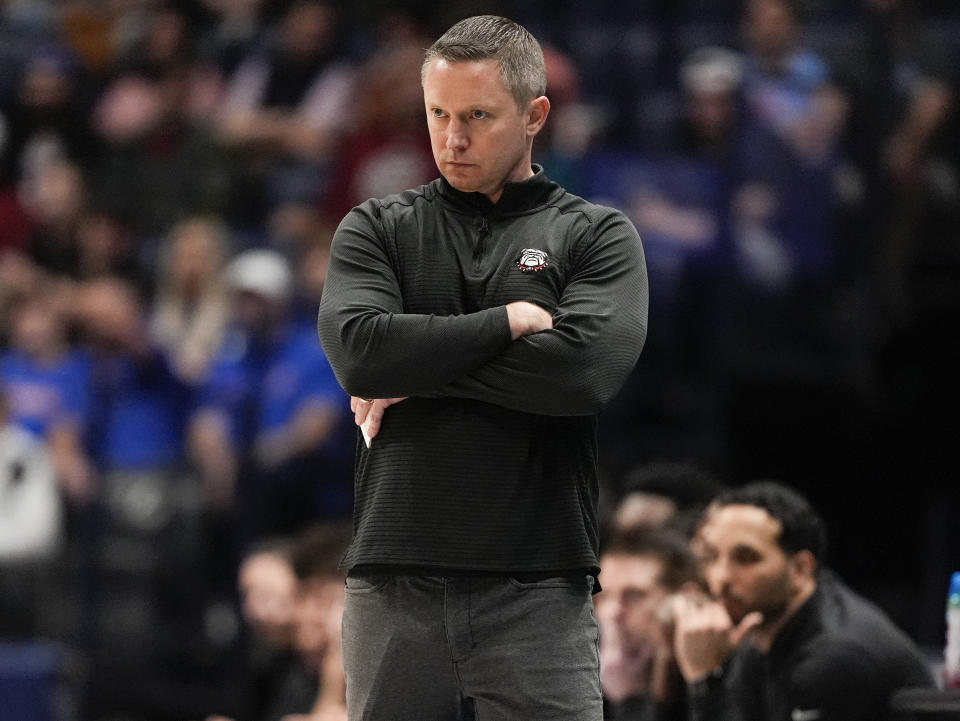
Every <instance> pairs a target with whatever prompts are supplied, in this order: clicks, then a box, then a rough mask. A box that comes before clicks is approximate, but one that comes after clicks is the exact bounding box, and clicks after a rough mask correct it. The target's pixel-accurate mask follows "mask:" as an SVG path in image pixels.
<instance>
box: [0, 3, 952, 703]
mask: <svg viewBox="0 0 960 721" xmlns="http://www.w3.org/2000/svg"><path fill="white" fill-rule="evenodd" d="M505 5H506V4H504V3H497V2H480V1H479V0H475V1H469V0H467V1H461V2H450V3H427V2H422V1H419V2H418V1H416V0H410V1H408V2H394V3H386V2H381V1H379V0H358V1H357V2H354V3H350V4H349V6H346V5H345V4H343V3H335V2H332V1H331V0H326V1H323V0H283V1H277V2H268V1H267V0H179V1H177V0H5V1H4V2H0V461H2V463H3V467H2V470H0V564H2V570H0V638H6V639H14V640H17V639H19V640H23V639H52V640H55V641H57V642H58V643H59V644H61V647H62V648H65V649H67V652H68V656H69V663H67V664H66V666H67V667H69V668H70V675H71V678H72V679H73V680H74V681H75V683H74V684H73V685H74V687H75V690H76V695H75V698H74V700H73V701H72V702H71V703H72V706H71V707H72V708H75V709H80V708H82V709H83V713H84V714H85V715H84V716H83V719H87V718H89V719H91V721H101V720H103V721H107V720H109V719H121V718H122V719H133V720H135V721H140V719H166V718H170V719H186V718H198V719H199V718H203V717H204V716H205V715H208V714H214V713H219V714H223V715H226V716H227V717H232V716H236V717H237V718H240V719H244V718H249V719H251V720H254V721H255V720H257V719H260V718H263V719H267V718H278V719H279V718H280V717H281V716H282V715H283V714H285V713H308V712H310V711H311V710H313V711H315V712H317V713H319V711H318V710H317V708H315V707H314V705H313V702H311V703H307V704H306V707H304V708H299V709H296V708H294V709H283V710H280V711H275V712H274V711H269V710H268V706H267V705H266V704H267V701H266V700H265V699H266V698H267V696H269V692H268V691H266V690H264V689H266V687H267V686H269V685H270V684H276V683H281V684H283V683H288V684H293V685H295V686H298V688H299V689H300V690H299V691H298V692H297V693H300V694H302V695H303V696H304V697H309V698H311V699H313V700H314V701H315V700H316V698H317V694H318V689H320V696H319V697H320V698H321V699H323V698H324V693H323V687H324V684H319V682H318V678H320V676H321V675H322V676H323V677H324V678H325V679H327V678H330V677H331V676H335V674H332V673H328V672H323V673H321V670H322V669H324V668H326V667H327V664H328V660H325V659H329V657H330V656H328V655H326V652H327V650H329V648H334V647H335V645H336V644H337V643H338V641H337V639H336V633H334V632H333V631H332V630H331V629H332V628H333V626H335V625H336V624H325V622H324V620H323V619H324V618H325V616H324V613H327V614H328V615H329V612H330V611H329V609H330V608H336V603H337V602H336V600H335V599H334V600H330V598H329V596H330V594H329V593H327V591H325V590H324V588H325V586H324V584H323V583H322V582H321V581H322V580H324V579H325V580H327V581H329V579H330V578H331V577H333V578H335V577H336V573H337V572H336V568H335V566H336V564H335V562H334V561H331V560H330V559H331V558H334V557H335V555H336V554H333V553H332V552H331V550H330V549H331V548H332V547H333V546H334V545H336V543H340V542H342V541H343V538H342V536H341V535H337V534H338V533H340V532H341V527H340V525H341V524H342V522H343V521H344V520H345V519H349V516H350V508H351V503H352V498H351V492H352V483H351V462H352V453H353V447H354V443H355V434H354V430H353V427H352V415H351V414H350V413H349V404H348V398H347V397H346V396H345V395H344V393H343V391H342V390H341V389H340V388H339V386H338V384H337V382H336V380H335V379H334V378H333V375H332V371H331V370H330V368H329V366H328V365H327V363H326V360H325V358H324V356H323V353H322V350H321V349H320V346H319V343H318V341H317V338H316V331H315V322H316V309H317V304H318V301H319V297H320V293H321V291H322V288H323V282H324V275H325V268H326V261H327V253H328V248H329V243H330V240H331V237H332V234H333V231H334V229H335V228H336V224H337V223H338V222H339V220H340V218H341V217H342V216H343V214H344V213H345V212H346V211H348V210H349V209H350V208H351V207H352V206H353V205H355V204H357V203H359V202H361V201H363V200H365V199H367V198H369V197H375V196H377V197H378V196H383V195H386V194H388V193H391V192H394V191H398V190H401V189H404V188H407V187H411V186H416V185H419V184H421V183H424V182H428V181H430V180H432V179H433V178H434V177H435V176H436V168H435V166H434V164H433V159H432V156H431V153H430V149H429V145H428V142H427V134H426V132H425V126H424V121H423V108H422V99H421V90H420V75H419V68H420V64H421V61H422V53H423V49H424V48H425V47H427V46H428V45H429V44H430V43H431V42H432V40H433V38H435V37H436V36H437V35H438V34H439V33H440V32H442V31H443V30H445V29H446V28H447V27H448V26H449V25H450V24H452V22H454V21H456V20H458V19H460V18H461V17H464V16H466V15H469V14H476V13H479V12H494V13H498V14H505V15H509V16H511V17H512V18H513V19H515V20H517V21H519V22H521V23H523V24H524V25H526V26H527V27H528V28H529V29H530V30H531V31H532V32H533V33H534V35H536V36H537V37H538V39H540V41H541V42H542V43H543V45H544V49H545V55H546V59H547V67H548V81H549V88H548V94H549V96H550V98H551V101H552V112H551V117H550V120H549V122H548V124H547V128H546V131H545V133H543V134H542V137H539V138H538V140H537V143H538V145H537V146H536V147H535V151H534V160H535V161H536V162H538V163H542V164H543V165H544V166H545V168H546V171H547V173H548V175H550V176H551V177H552V178H554V179H555V180H558V181H559V182H561V183H562V184H564V185H565V186H566V187H567V188H568V189H569V190H571V191H572V192H574V193H577V194H579V195H583V196H584V197H588V198H590V199H591V200H594V201H597V202H603V203H606V204H609V205H614V206H616V207H619V208H621V209H622V210H623V211H624V212H626V213H627V214H628V215H629V216H630V218H631V219H632V220H633V222H634V223H635V224H636V226H637V228H638V229H639V231H640V234H641V237H642V238H643V240H644V246H645V251H646V253H647V262H648V267H649V274H650V287H651V312H650V318H651V322H650V331H649V339H648V342H647V346H646V348H645V350H644V353H643V356H642V359H641V362H640V364H639V365H638V368H637V370H636V372H635V373H634V374H633V376H632V377H631V379H630V380H629V381H628V384H627V386H626V387H625V389H624V391H623V392H622V393H621V394H620V396H619V398H618V399H617V401H616V402H615V403H614V404H613V406H612V407H611V408H610V409H609V410H608V412H606V413H605V414H604V415H603V417H602V422H601V433H602V436H601V447H602V453H603V457H602V461H601V462H602V470H603V474H604V479H605V483H606V488H605V495H606V497H607V499H608V501H607V502H608V508H607V511H608V512H609V513H610V514H611V515H610V517H609V520H608V523H610V524H611V525H612V524H613V522H614V521H613V516H612V509H613V508H614V505H615V504H616V503H619V501H620V500H622V499H623V497H624V496H625V494H627V493H628V492H629V491H630V489H631V488H634V487H635V486H636V484H637V482H638V481H637V479H638V477H643V475H644V474H645V473H646V474H648V475H649V473H650V463H651V462H652V461H658V460H663V459H667V460H671V461H683V462H687V461H689V462H693V463H696V464H699V465H700V466H702V467H704V468H709V469H712V470H713V471H714V472H716V473H717V474H718V475H720V476H721V477H723V478H725V479H728V480H730V481H731V482H736V481H737V480H745V479H748V478H753V477H759V476H776V477H779V478H783V479H785V480H786V481H789V482H792V483H794V484H796V485H797V486H799V487H800V488H802V489H803V490H804V491H805V492H806V493H807V494H808V495H809V496H810V497H811V498H812V500H813V501H814V502H815V504H816V505H817V506H818V507H820V508H821V509H823V513H824V515H825V517H826V519H827V521H828V524H829V525H830V526H831V527H832V528H833V529H835V531H834V534H833V535H834V538H835V543H834V545H833V547H832V549H831V553H832V558H831V560H832V562H833V565H835V566H837V567H839V568H841V569H843V570H845V571H848V573H847V576H848V577H849V578H850V579H851V581H852V582H854V583H855V584H859V586H860V587H861V588H863V589H865V590H866V591H868V592H870V593H871V594H872V595H873V596H874V598H876V599H877V600H878V601H879V602H880V603H881V604H882V605H884V607H885V608H886V609H887V610H888V611H889V612H890V613H891V615H893V616H894V618H895V619H897V620H898V621H899V622H900V623H901V624H902V625H903V626H904V627H906V628H907V629H908V631H909V632H910V633H911V634H912V635H914V636H915V637H916V638H919V639H920V640H922V641H924V642H926V643H931V644H935V643H938V642H939V641H938V639H939V638H941V637H942V636H941V634H942V599H943V593H944V590H945V585H946V582H947V575H948V572H949V571H950V570H955V569H954V568H953V567H956V568H960V558H958V556H957V551H956V547H957V546H958V544H957V543H956V538H955V535H954V537H953V543H952V544H951V543H950V536H949V535H948V534H949V533H950V532H951V528H952V529H953V533H954V534H955V522H954V521H953V515H952V514H953V512H954V511H958V510H960V490H958V489H957V487H956V485H957V484H952V485H953V487H951V484H949V483H943V482H942V481H943V478H944V477H945V476H947V474H949V473H950V472H951V471H952V470H953V469H954V468H955V465H954V464H952V463H951V461H952V453H951V450H952V447H953V446H954V445H955V436H956V429H957V426H956V424H955V423H951V422H950V421H949V420H948V419H949V418H950V415H951V414H950V413H949V412H948V411H950V410H952V409H953V408H955V407H956V404H957V401H958V400H960V398H958V396H960V394H958V387H960V384H958V379H957V374H956V368H957V367H958V364H957V361H958V360H960V342H958V339H960V334H958V333H957V332H956V328H958V327H960V324H958V321H960V242H958V238H960V233H958V231H960V140H958V139H960V132H958V131H960V125H958V117H960V115H958V112H957V108H956V106H957V91H958V89H960V78H958V76H957V70H956V69H957V68H958V67H960V11H958V9H957V8H956V7H955V5H954V4H952V3H950V2H948V0H941V1H939V2H938V1H935V0H928V1H926V2H923V1H921V0H845V2H826V1H824V0H796V2H787V0H745V1H741V0H722V1H718V0H711V1H710V2H703V1H700V0H679V1H677V2H667V1H666V0H635V1H632V2H623V1H622V0H602V1H600V2H592V3H579V2H573V1H572V0H570V1H568V0H560V1H559V2H556V1H554V2H543V1H538V0H522V1H518V2H513V3H510V4H509V6H505ZM655 468H656V466H654V469H655ZM638 474H639V476H638ZM654 475H655V474H654ZM661 480H662V479H661ZM620 512H621V513H626V512H627V511H624V510H622V509H621V511H620ZM311 544H313V545H311ZM317 544H321V545H323V544H326V545H323V548H324V549H325V550H323V551H320V550H317V548H318V546H317ZM304 548H307V549H313V550H308V551H306V552H305V551H304V550H303V549H304ZM305 557H306V558H312V560H313V561H316V566H314V565H312V564H311V563H308V562H306V561H304V560H303V559H304V558H305ZM251 559H254V560H256V561H257V562H258V563H257V564H253V561H252V560H251ZM297 559H300V560H299V561H298V560H297ZM918 559H921V560H922V562H918ZM257 573H259V574H260V578H261V579H262V578H267V579H268V580H267V581H264V582H263V587H266V588H268V589H270V588H273V589H274V590H273V591H269V590H268V591H265V592H264V593H265V594H266V596H265V597H264V599H263V603H262V604H261V603H259V602H258V600H257V598H256V595H257V594H255V593H252V592H249V591H247V590H245V589H246V588H247V586H246V585H245V583H246V582H245V581H243V579H244V578H246V577H247V576H254V575H256V574H257ZM238 578H239V579H241V581H240V585H239V587H238V585H237V583H238ZM298 579H299V580H298ZM310 579H314V580H316V579H320V580H316V583H312V582H311V581H310ZM314 587H316V588H314ZM311 589H313V590H316V593H315V594H313V595H311V594H312V591H311ZM318 589H319V590H318ZM270 593H275V595H274V596H270ZM325 594H326V595H325ZM334 595H335V594H334ZM311 598H313V599H314V600H313V601H311ZM311 603H312V606H311ZM297 609H299V611H298V610H297ZM311 609H312V610H311ZM317 609H321V610H320V611H317ZM278 610H279V612H280V620H276V618H273V617H271V614H273V613H275V612H278ZM311 614H312V615H311ZM297 619H299V621H298V620H297ZM304 619H306V620H304ZM310 624H314V627H313V629H314V630H313V632H314V633H315V634H316V637H317V639H319V640H314V641H312V642H311V641H310V639H309V636H310V633H311V630H310ZM298 629H299V630H298ZM317 629H319V630H317ZM278 638H280V639H282V640H281V641H280V642H278V641H277V639H278ZM311 643H313V648H311V647H310V644H311ZM291 654H292V657H295V658H292V657H291ZM281 656H282V657H283V658H279V657H281ZM291 658H292V660H291ZM265 659H269V663H267V661H266V660H265ZM305 659H306V660H305ZM0 663H2V661H0ZM284 664H287V665H288V666H290V668H287V666H285V665H284ZM304 664H306V665H304ZM291 668H292V669H293V670H292V671H291V670H290V669H291ZM288 672H289V673H288ZM251 674H252V675H253V676H256V675H257V674H260V675H259V677H258V681H257V683H258V684H260V685H259V686H257V688H259V689H261V691H262V693H260V692H259V691H258V692H257V693H260V696H258V697H256V698H254V696H255V694H254V693H253V691H251V689H252V688H253V687H254V685H252V682H251V681H250V679H251V678H252V676H251ZM271 674H272V676H271ZM268 677H270V678H268ZM324 683H325V684H326V681H325V682H324ZM336 683H337V681H332V682H331V683H330V684H327V686H326V687H327V688H328V689H329V688H330V687H331V686H332V688H333V690H332V691H331V694H332V695H333V696H336V694H337V691H336ZM238 688H239V689H246V690H247V691H250V693H249V694H248V693H238V692H237V689H238ZM286 696H287V697H290V698H292V697H294V696H296V694H295V693H293V692H291V693H288V694H286ZM231 703H232V705H231ZM317 703H319V702H317ZM78 713H79V712H78ZM271 713H273V714H274V715H269V714H271ZM124 714H126V715H124ZM0 717H2V714H0ZM318 718H319V717H318ZM331 718H334V717H333V716H331Z"/></svg>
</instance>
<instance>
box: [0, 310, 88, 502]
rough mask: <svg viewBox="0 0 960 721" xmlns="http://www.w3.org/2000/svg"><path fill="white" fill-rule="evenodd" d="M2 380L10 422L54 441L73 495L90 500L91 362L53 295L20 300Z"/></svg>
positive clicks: (59, 468)
mask: <svg viewBox="0 0 960 721" xmlns="http://www.w3.org/2000/svg"><path fill="white" fill-rule="evenodd" d="M35 292H36V291H35ZM0 384H2V385H3V386H4V387H5V388H6V395H7V397H8V412H9V419H10V421H12V422H15V423H16V424H17V425H19V426H20V427H21V428H23V429H24V430H26V431H29V432H30V433H31V434H32V435H33V436H34V437H35V438H36V439H37V440H38V441H39V442H41V443H46V444H47V445H48V447H49V449H50V453H51V456H52V464H53V468H54V471H55V477H56V479H57V481H58V483H59V484H60V487H61V488H62V489H63V491H64V493H65V495H66V497H67V499H68V500H69V501H71V502H72V503H80V504H83V503H87V502H89V501H90V500H91V499H92V498H93V495H94V493H95V492H96V474H95V472H94V469H93V467H92V464H91V463H90V460H89V458H88V457H87V454H86V450H85V448H84V433H85V430H86V427H87V423H88V421H89V398H88V393H89V385H90V363H89V359H88V358H87V357H86V356H85V355H84V354H83V353H82V352H80V351H77V350H75V349H74V348H72V347H71V345H70V341H69V338H68V328H67V319H66V318H65V317H64V313H63V310H62V309H61V308H58V307H57V306H56V304H55V303H54V302H53V301H52V300H51V298H50V297H49V296H47V295H41V294H39V293H38V294H36V295H33V296H30V297H27V298H25V299H23V300H22V301H20V302H19V303H17V304H16V306H15V310H14V312H13V323H12V328H11V335H10V345H9V348H8V349H7V350H6V351H4V352H2V353H0Z"/></svg>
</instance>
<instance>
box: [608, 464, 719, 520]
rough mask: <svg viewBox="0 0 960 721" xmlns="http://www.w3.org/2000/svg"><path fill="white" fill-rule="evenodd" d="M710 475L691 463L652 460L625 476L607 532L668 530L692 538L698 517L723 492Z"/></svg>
mask: <svg viewBox="0 0 960 721" xmlns="http://www.w3.org/2000/svg"><path fill="white" fill-rule="evenodd" d="M724 487H725V486H724V484H723V483H722V482H721V481H720V479H719V478H717V477H716V476H715V475H714V474H713V473H711V472H710V471H708V470H707V469H706V468H704V467H703V466H702V465H700V464H698V463H695V462H693V461H652V462H648V463H642V464H640V465H638V466H635V467H634V468H632V469H630V471H629V472H628V473H627V474H626V476H625V477H624V479H623V482H622V483H621V494H620V498H619V501H618V502H617V504H616V507H615V508H614V511H613V515H612V518H611V519H610V520H609V526H610V530H611V531H612V532H614V533H622V532H626V531H629V530H630V529H634V528H638V529H643V528H646V529H651V530H657V529H664V528H669V529H671V530H674V531H676V532H678V533H680V534H682V535H684V536H687V537H691V536H693V533H694V531H695V530H696V524H697V522H698V521H699V520H700V515H701V514H702V512H703V509H705V508H706V507H707V504H708V503H709V502H710V501H711V500H713V497H714V496H715V495H716V494H717V493H719V492H720V491H721V490H723V489H724Z"/></svg>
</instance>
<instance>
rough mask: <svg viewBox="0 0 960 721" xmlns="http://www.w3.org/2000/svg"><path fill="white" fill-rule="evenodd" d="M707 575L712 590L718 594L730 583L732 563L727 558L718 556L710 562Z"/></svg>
mask: <svg viewBox="0 0 960 721" xmlns="http://www.w3.org/2000/svg"><path fill="white" fill-rule="evenodd" d="M706 575H707V581H708V582H709V585H710V590H711V592H713V593H714V594H716V593H717V592H718V591H719V590H720V589H724V588H726V587H727V586H728V585H729V584H730V564H729V563H728V562H727V561H726V560H725V559H722V558H718V559H717V560H715V561H713V562H711V563H710V565H709V567H708V568H707V573H706Z"/></svg>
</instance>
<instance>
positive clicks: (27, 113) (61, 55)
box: [0, 44, 97, 181]
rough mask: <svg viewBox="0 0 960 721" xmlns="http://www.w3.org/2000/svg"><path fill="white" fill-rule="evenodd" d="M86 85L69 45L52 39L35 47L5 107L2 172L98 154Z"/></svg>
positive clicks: (28, 171) (14, 174) (31, 170)
mask: <svg viewBox="0 0 960 721" xmlns="http://www.w3.org/2000/svg"><path fill="white" fill-rule="evenodd" d="M88 91H89V88H86V87H84V81H83V79H82V68H81V67H80V65H79V63H78V61H77V58H76V57H74V56H73V55H72V54H71V53H70V51H69V50H67V49H65V48H63V47H60V46H58V45H54V44H44V45H40V46H38V47H36V48H35V49H34V50H33V52H32V53H31V55H30V57H28V58H27V60H26V63H25V65H24V66H23V69H22V71H21V73H20V76H19V79H18V82H17V91H16V95H15V97H14V99H13V102H12V103H11V104H10V105H9V107H8V108H7V109H6V111H5V113H4V114H5V115H6V123H7V129H6V132H7V146H8V147H7V152H6V154H5V156H4V163H3V167H2V169H0V176H2V177H3V178H4V179H5V180H13V181H17V180H19V179H20V178H22V177H25V176H32V175H35V174H36V173H37V172H38V170H39V168H40V167H41V166H43V165H47V164H49V163H54V162H59V163H67V162H69V163H79V164H86V163H89V162H90V161H91V160H92V159H93V158H94V157H96V153H97V144H96V142H95V140H96V139H95V137H94V136H93V134H92V132H91V129H90V127H89V125H88V123H87V117H88V114H89V107H88V105H89V100H90V98H88V97H86V96H87V93H88ZM0 107H3V106H2V105H0Z"/></svg>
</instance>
